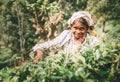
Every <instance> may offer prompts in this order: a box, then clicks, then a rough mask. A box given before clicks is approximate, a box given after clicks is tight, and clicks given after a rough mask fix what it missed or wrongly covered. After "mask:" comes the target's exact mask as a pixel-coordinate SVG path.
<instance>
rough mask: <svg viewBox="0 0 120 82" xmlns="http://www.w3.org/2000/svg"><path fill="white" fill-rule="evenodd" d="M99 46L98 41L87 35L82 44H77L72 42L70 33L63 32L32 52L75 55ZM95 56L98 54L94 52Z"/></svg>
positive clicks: (67, 31) (35, 47)
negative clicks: (54, 51) (40, 51)
mask: <svg viewBox="0 0 120 82" xmlns="http://www.w3.org/2000/svg"><path fill="white" fill-rule="evenodd" d="M99 44H100V42H99V40H98V39H97V38H96V37H94V36H92V35H90V34H87V37H86V39H85V41H84V42H83V43H79V44H78V43H76V42H75V41H74V36H73V35H72V33H71V31H70V30H65V31H63V32H62V33H61V34H60V35H59V36H58V37H56V38H55V39H53V40H51V41H48V42H44V43H41V44H36V45H35V46H34V47H33V51H36V50H37V49H41V50H56V51H60V52H64V53H72V54H75V53H78V52H85V51H87V50H90V49H94V48H95V47H96V46H97V45H99ZM96 56H98V52H96Z"/></svg>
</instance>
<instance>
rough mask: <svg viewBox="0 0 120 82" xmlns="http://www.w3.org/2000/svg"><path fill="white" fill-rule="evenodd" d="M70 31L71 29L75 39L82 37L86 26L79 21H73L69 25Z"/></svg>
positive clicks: (85, 31) (84, 34) (85, 32)
mask: <svg viewBox="0 0 120 82" xmlns="http://www.w3.org/2000/svg"><path fill="white" fill-rule="evenodd" d="M71 31H72V33H73V35H74V38H75V39H80V38H83V37H85V36H86V34H87V27H86V25H84V24H83V23H81V22H80V21H75V22H74V24H73V25H72V27H71Z"/></svg>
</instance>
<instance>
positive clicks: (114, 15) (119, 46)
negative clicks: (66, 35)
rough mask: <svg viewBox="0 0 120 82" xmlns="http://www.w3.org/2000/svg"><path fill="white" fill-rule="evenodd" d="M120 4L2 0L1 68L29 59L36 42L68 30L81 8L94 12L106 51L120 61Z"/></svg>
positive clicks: (92, 0)
mask: <svg viewBox="0 0 120 82" xmlns="http://www.w3.org/2000/svg"><path fill="white" fill-rule="evenodd" d="M119 3H120V1H119V0H0V69H3V68H5V67H16V66H19V65H20V64H21V63H22V62H25V61H27V60H28V58H29V55H28V54H29V53H30V51H31V48H32V47H33V46H34V45H35V44H36V43H39V42H44V41H48V40H51V39H53V38H54V37H55V36H57V35H58V34H59V33H60V32H61V31H63V30H64V29H67V20H68V19H69V17H70V16H71V14H72V13H73V12H76V11H80V10H85V11H88V12H90V13H91V14H92V17H93V19H94V21H95V29H94V30H95V31H96V32H97V37H98V38H99V39H100V40H101V42H102V44H101V45H102V50H105V49H106V52H108V53H107V54H109V55H110V54H115V55H117V56H116V58H118V60H117V64H120V63H119V62H120V59H119V58H120V6H119ZM112 56H113V55H111V56H110V58H112ZM116 58H115V59H114V60H116ZM114 60H111V62H112V61H114ZM107 62H109V61H107ZM117 66H118V67H119V66H120V65H117ZM118 67H117V72H119V73H120V69H119V70H118ZM114 69H116V68H115V67H114ZM2 73H3V72H2ZM119 73H118V75H119ZM26 82H27V81H26ZM36 82H37V81H36ZM48 82H50V81H48ZM73 82H74V81H73Z"/></svg>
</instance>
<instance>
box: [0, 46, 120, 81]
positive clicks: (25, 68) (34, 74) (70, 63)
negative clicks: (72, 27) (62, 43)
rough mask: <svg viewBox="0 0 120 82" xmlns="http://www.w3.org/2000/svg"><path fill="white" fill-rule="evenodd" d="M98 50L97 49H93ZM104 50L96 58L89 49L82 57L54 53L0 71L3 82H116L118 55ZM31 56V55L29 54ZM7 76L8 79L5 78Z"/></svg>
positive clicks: (119, 58) (117, 79)
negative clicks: (34, 61) (35, 60)
mask: <svg viewBox="0 0 120 82" xmlns="http://www.w3.org/2000/svg"><path fill="white" fill-rule="evenodd" d="M97 48H99V47H97ZM109 49H110V48H109V47H108V48H107V47H106V49H105V48H104V52H102V48H101V56H100V58H99V59H97V58H96V56H95V55H93V53H94V52H93V51H92V50H89V51H87V52H86V53H84V54H80V55H72V54H55V55H54V56H47V57H46V58H45V60H44V61H40V62H38V63H33V62H26V63H24V64H23V65H22V66H19V67H16V68H14V69H9V68H4V69H2V70H1V72H0V76H1V81H3V82H7V81H9V82H50V81H52V82H78V81H81V82H95V81H98V82H105V81H109V82H118V81H119V80H120V79H119V75H120V69H119V67H120V65H119V61H120V54H115V52H111V50H109ZM105 50H106V51H107V52H105ZM31 55H33V53H31ZM8 76H9V77H8Z"/></svg>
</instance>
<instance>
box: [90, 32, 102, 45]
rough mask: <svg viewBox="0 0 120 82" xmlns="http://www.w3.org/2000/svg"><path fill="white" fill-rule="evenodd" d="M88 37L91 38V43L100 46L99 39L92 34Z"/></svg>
mask: <svg viewBox="0 0 120 82" xmlns="http://www.w3.org/2000/svg"><path fill="white" fill-rule="evenodd" d="M88 37H89V38H90V41H91V43H95V44H98V45H99V44H100V40H99V39H98V37H96V36H93V35H91V34H88Z"/></svg>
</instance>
